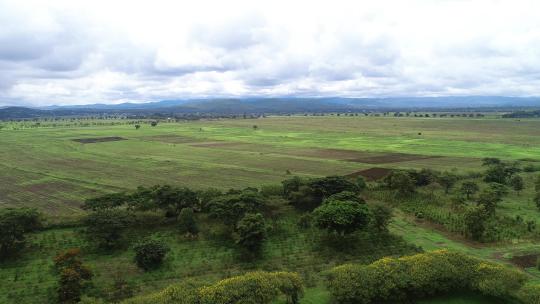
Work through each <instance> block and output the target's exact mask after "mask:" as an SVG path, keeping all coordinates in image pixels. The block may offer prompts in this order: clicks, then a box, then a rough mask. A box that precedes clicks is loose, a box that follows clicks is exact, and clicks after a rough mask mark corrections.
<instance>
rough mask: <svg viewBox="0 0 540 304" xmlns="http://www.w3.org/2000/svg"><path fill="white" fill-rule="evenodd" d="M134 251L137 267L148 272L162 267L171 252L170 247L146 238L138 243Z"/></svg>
mask: <svg viewBox="0 0 540 304" xmlns="http://www.w3.org/2000/svg"><path fill="white" fill-rule="evenodd" d="M133 250H134V251H135V263H136V264H137V266H138V267H139V268H141V269H144V270H145V271H148V270H151V269H155V268H158V267H159V266H161V264H162V263H163V260H164V259H165V256H166V255H167V253H168V252H169V247H168V246H167V244H165V243H164V242H162V241H160V240H156V239H150V238H146V239H143V240H141V241H140V242H138V243H137V244H136V245H135V246H134V247H133Z"/></svg>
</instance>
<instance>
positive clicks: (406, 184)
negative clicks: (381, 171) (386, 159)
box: [386, 171, 416, 196]
mask: <svg viewBox="0 0 540 304" xmlns="http://www.w3.org/2000/svg"><path fill="white" fill-rule="evenodd" d="M386 183H387V185H388V187H389V188H390V189H393V190H397V193H398V194H399V195H402V196H407V195H410V194H412V193H414V192H415V191H416V188H415V184H416V183H415V181H414V179H413V178H412V177H411V176H410V175H409V174H408V173H407V172H403V171H394V172H392V174H390V175H389V176H387V178H386Z"/></svg>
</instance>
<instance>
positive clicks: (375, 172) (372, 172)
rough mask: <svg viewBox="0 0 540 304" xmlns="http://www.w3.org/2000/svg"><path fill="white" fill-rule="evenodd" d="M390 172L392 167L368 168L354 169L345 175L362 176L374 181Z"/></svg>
mask: <svg viewBox="0 0 540 304" xmlns="http://www.w3.org/2000/svg"><path fill="white" fill-rule="evenodd" d="M390 172H392V169H387V168H369V169H366V170H361V171H356V172H354V173H351V174H348V175H347V177H353V178H354V177H358V176H362V177H364V178H365V179H367V180H368V181H375V180H379V179H381V178H384V177H386V176H387V175H388V174H390Z"/></svg>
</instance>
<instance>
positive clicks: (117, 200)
mask: <svg viewBox="0 0 540 304" xmlns="http://www.w3.org/2000/svg"><path fill="white" fill-rule="evenodd" d="M128 200H129V196H128V195H127V194H125V193H110V194H105V195H102V196H98V197H93V198H89V199H87V200H85V201H84V204H83V205H82V207H81V208H82V209H85V210H92V211H97V210H103V209H111V208H116V207H120V206H122V205H124V204H125V203H126V202H127V201H128Z"/></svg>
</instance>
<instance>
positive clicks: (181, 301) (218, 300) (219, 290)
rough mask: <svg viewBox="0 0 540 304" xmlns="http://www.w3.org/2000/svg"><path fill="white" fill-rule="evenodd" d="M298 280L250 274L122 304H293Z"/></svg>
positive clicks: (299, 292) (188, 285) (184, 285)
mask: <svg viewBox="0 0 540 304" xmlns="http://www.w3.org/2000/svg"><path fill="white" fill-rule="evenodd" d="M302 293H303V287H302V280H301V279H300V276H299V275H298V274H296V273H291V272H263V271H258V272H250V273H246V274H244V275H241V276H236V277H232V278H228V279H224V280H221V281H219V282H217V283H215V284H213V285H210V286H204V287H198V286H197V285H196V284H194V283H193V282H190V281H188V282H184V283H182V284H178V285H173V286H170V287H168V288H166V289H164V290H163V291H161V292H158V293H156V294H153V295H150V296H145V297H139V298H135V299H130V300H128V301H125V302H123V303H124V304H155V303H159V304H230V303H237V304H268V303H272V302H273V301H275V300H276V299H277V297H278V296H279V295H280V294H282V295H284V296H285V297H286V298H287V301H288V303H291V304H297V303H298V302H299V299H300V297H301V295H302Z"/></svg>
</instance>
